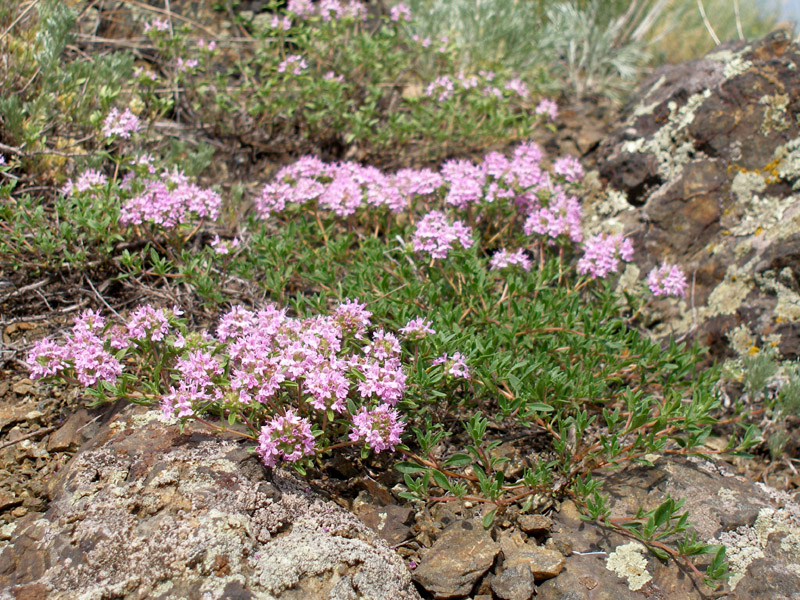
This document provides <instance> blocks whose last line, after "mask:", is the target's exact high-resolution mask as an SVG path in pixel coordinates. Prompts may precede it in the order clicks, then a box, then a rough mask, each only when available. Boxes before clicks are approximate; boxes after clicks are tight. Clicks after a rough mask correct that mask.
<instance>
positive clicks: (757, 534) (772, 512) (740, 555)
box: [709, 501, 800, 590]
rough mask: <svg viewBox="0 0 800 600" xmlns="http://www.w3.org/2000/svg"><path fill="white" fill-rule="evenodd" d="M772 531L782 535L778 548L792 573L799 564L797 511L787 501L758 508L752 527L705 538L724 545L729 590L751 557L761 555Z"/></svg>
mask: <svg viewBox="0 0 800 600" xmlns="http://www.w3.org/2000/svg"><path fill="white" fill-rule="evenodd" d="M774 534H786V535H784V536H783V538H782V539H781V550H783V551H784V552H786V554H787V564H786V568H787V569H788V570H790V571H794V572H796V571H797V569H798V568H799V567H800V511H798V508H797V505H796V504H794V503H793V502H791V501H789V504H787V506H786V507H785V508H778V509H775V508H769V507H765V508H762V509H761V510H760V511H759V512H758V517H757V518H756V521H755V523H753V525H752V527H748V526H742V527H738V528H737V529H736V530H734V531H726V532H723V533H721V534H720V535H719V536H717V537H716V538H713V539H711V540H709V543H710V544H724V545H725V548H726V557H727V559H728V564H729V568H730V571H731V576H730V579H729V580H728V582H729V584H730V586H731V590H735V589H736V586H737V585H738V584H739V582H740V581H741V580H742V579H743V578H744V576H745V575H746V574H747V568H748V567H749V566H750V564H751V563H752V562H753V561H754V560H756V559H758V558H765V556H766V555H765V553H764V551H765V550H766V548H767V544H768V543H769V539H770V536H772V535H774Z"/></svg>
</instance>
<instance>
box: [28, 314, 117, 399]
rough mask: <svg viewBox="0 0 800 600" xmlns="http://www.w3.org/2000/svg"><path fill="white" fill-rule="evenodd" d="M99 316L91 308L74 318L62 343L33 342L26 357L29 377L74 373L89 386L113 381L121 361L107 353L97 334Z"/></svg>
mask: <svg viewBox="0 0 800 600" xmlns="http://www.w3.org/2000/svg"><path fill="white" fill-rule="evenodd" d="M104 327H105V320H104V319H103V317H102V316H101V315H100V314H99V313H97V312H95V311H91V310H87V311H84V312H83V313H82V314H81V316H80V317H79V318H77V319H76V320H75V323H74V325H73V327H72V332H71V334H70V335H68V336H67V339H66V340H65V342H64V344H63V345H59V344H57V343H56V342H54V341H52V340H49V339H44V340H40V341H38V342H36V344H35V345H34V347H33V349H32V350H31V351H30V353H29V354H28V357H27V363H28V365H29V367H30V370H31V379H34V380H36V379H42V378H43V377H53V376H57V375H59V374H61V373H63V372H65V371H66V372H67V373H64V374H70V373H71V374H74V377H75V378H76V379H77V380H78V382H80V384H81V385H83V386H86V387H91V386H93V385H96V384H97V383H98V382H100V381H107V382H110V383H114V382H115V381H116V380H117V378H118V377H119V376H120V375H121V374H122V364H121V363H120V362H119V360H117V358H116V357H115V356H114V355H113V354H111V353H110V352H109V350H108V349H107V346H106V342H105V340H104V339H103V338H102V337H100V336H101V334H102V333H103V330H104Z"/></svg>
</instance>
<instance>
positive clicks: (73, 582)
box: [0, 408, 419, 600]
mask: <svg viewBox="0 0 800 600" xmlns="http://www.w3.org/2000/svg"><path fill="white" fill-rule="evenodd" d="M56 488H57V490H58V491H57V492H56V493H55V497H54V499H53V501H52V502H51V503H50V505H49V508H48V510H47V512H46V513H44V514H41V513H30V512H29V513H28V514H27V515H26V516H24V517H23V518H22V519H20V520H19V521H17V522H16V529H15V531H14V535H13V537H12V540H11V541H10V542H9V543H7V544H4V547H2V546H0V547H2V551H1V552H0V589H3V590H5V591H6V592H7V593H9V594H10V595H11V596H10V597H12V598H13V597H16V598H20V597H26V594H27V597H36V598H43V597H47V598H52V599H54V600H67V599H71V598H76V597H78V596H79V595H80V596H81V597H87V598H88V597H98V598H99V597H114V598H119V599H120V600H123V599H124V600H133V599H141V598H152V599H154V600H167V599H175V598H206V597H207V598H252V599H253V600H289V599H292V600H294V599H296V598H301V597H306V598H314V599H316V598H322V599H331V600H334V599H374V600H379V599H383V598H398V599H403V600H419V595H418V594H417V592H416V591H415V589H414V586H413V583H412V581H411V577H410V575H409V573H408V569H407V568H406V567H405V565H404V564H403V562H402V560H401V559H400V558H399V557H398V556H397V555H396V554H395V553H394V552H392V551H391V550H390V549H389V548H388V547H387V546H386V544H385V542H383V541H382V540H380V539H378V538H377V537H376V536H375V534H374V533H373V532H372V531H370V530H369V529H368V528H367V527H366V526H364V525H363V524H362V523H361V522H360V521H359V520H358V519H357V518H356V517H355V516H353V515H351V514H349V513H348V512H346V511H344V510H343V509H341V508H339V507H338V506H337V505H335V504H334V503H332V502H330V501H325V500H323V499H321V498H320V497H318V496H315V495H314V494H312V493H311V492H310V490H309V489H308V488H307V486H306V484H305V483H304V482H302V481H300V480H298V479H297V478H296V476H294V475H293V474H291V473H288V472H285V471H282V470H277V469H276V470H274V471H273V472H271V473H270V472H269V471H268V470H267V469H266V468H264V467H263V466H262V465H261V464H260V463H259V462H258V460H257V459H256V458H255V457H254V456H253V455H252V454H249V453H248V452H246V451H245V450H244V448H243V447H242V446H241V445H240V444H238V443H234V442H231V441H225V440H222V439H220V438H219V437H216V436H213V435H210V434H209V433H207V431H206V430H204V429H203V428H202V427H201V426H199V425H197V424H189V425H188V426H187V427H185V428H184V431H183V434H181V433H180V432H179V431H178V428H177V427H176V426H172V425H165V424H163V423H161V422H160V421H159V420H158V416H157V411H151V412H142V411H141V409H134V408H128V409H125V410H124V411H122V412H121V413H119V414H117V415H116V416H115V417H114V418H113V419H112V420H111V422H110V423H109V426H104V427H103V428H102V429H101V430H100V432H99V433H98V434H97V436H95V438H94V439H92V440H91V441H90V442H89V443H87V444H86V445H85V446H84V447H83V448H81V450H80V451H79V452H78V453H77V454H76V455H75V456H74V457H73V459H72V460H71V461H70V463H69V464H68V465H67V467H66V468H65V469H63V470H62V471H61V472H60V473H59V474H58V485H57V486H56ZM42 590H46V593H42Z"/></svg>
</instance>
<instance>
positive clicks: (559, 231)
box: [522, 191, 583, 242]
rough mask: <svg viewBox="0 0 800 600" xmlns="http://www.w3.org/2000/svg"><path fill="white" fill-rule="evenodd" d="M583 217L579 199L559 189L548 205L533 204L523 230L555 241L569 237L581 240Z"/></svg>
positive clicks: (528, 233)
mask: <svg viewBox="0 0 800 600" xmlns="http://www.w3.org/2000/svg"><path fill="white" fill-rule="evenodd" d="M582 218H583V209H582V208H581V205H580V203H579V202H578V199H577V198H576V197H575V196H567V194H565V193H564V192H563V191H559V192H558V193H557V194H556V195H555V196H553V197H551V198H550V200H549V201H548V205H547V206H538V207H536V204H535V203H534V204H533V205H532V208H531V212H530V213H529V215H528V219H527V220H526V221H525V224H524V225H523V226H522V230H523V231H524V232H525V235H533V234H538V235H541V236H547V237H549V238H551V240H553V241H554V240H557V239H558V238H560V237H567V238H569V239H570V241H572V242H580V241H581V240H582V239H583V229H582V227H581V219H582Z"/></svg>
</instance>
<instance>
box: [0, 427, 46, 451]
mask: <svg viewBox="0 0 800 600" xmlns="http://www.w3.org/2000/svg"><path fill="white" fill-rule="evenodd" d="M55 429H56V427H55V425H52V426H50V427H45V428H44V429H37V430H36V431H32V432H31V433H29V434H28V435H23V436H22V437H21V438H18V439H16V440H11V441H10V442H5V443H4V444H0V450H2V449H3V448H8V447H9V446H13V445H14V444H19V443H20V442H24V441H25V440H29V439H31V438H35V437H39V436H40V435H45V434H47V433H50V432H51V431H55Z"/></svg>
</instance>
